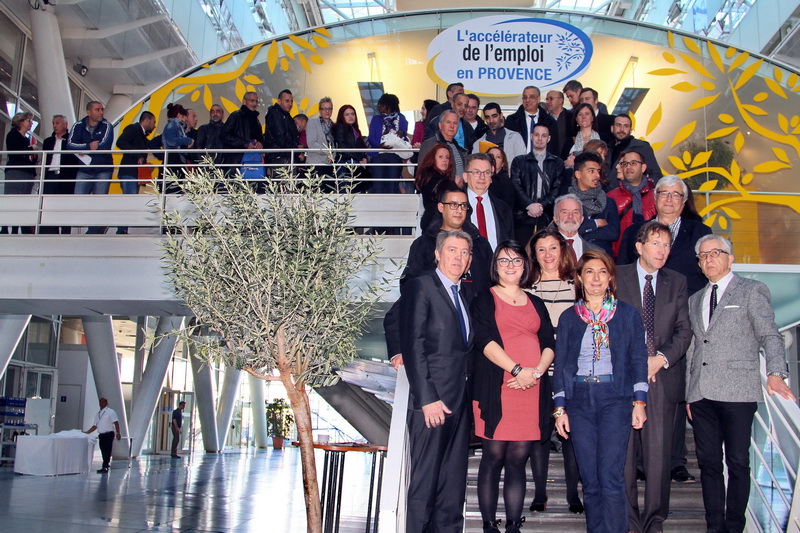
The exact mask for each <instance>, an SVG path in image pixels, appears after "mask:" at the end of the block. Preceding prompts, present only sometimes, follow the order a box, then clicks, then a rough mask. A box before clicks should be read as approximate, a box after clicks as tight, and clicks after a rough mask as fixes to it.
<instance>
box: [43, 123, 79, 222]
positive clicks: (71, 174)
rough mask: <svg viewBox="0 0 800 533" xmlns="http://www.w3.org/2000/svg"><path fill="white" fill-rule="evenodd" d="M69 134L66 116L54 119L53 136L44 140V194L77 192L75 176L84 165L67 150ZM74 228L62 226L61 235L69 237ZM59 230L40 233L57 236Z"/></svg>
mask: <svg viewBox="0 0 800 533" xmlns="http://www.w3.org/2000/svg"><path fill="white" fill-rule="evenodd" d="M68 134H69V124H68V123H67V117H65V116H64V115H55V116H54V117H53V134H52V135H50V136H49V137H48V138H46V139H45V140H44V142H43V143H42V150H44V151H45V152H48V151H50V150H52V151H53V153H51V154H47V156H46V158H45V167H46V168H47V171H46V172H45V175H44V190H43V191H42V192H43V193H44V194H73V193H74V192H75V175H76V174H77V173H78V166H80V165H82V163H81V162H80V161H78V158H77V157H75V155H74V154H73V153H72V152H69V151H67V150H65V148H66V144H67V136H68ZM71 231H72V228H71V227H69V226H62V227H61V233H62V234H66V235H69V233H70V232H71ZM58 232H59V228H57V227H51V226H45V227H42V228H40V229H39V233H49V234H55V233H58Z"/></svg>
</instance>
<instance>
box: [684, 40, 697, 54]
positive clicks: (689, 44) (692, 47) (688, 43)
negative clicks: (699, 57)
mask: <svg viewBox="0 0 800 533" xmlns="http://www.w3.org/2000/svg"><path fill="white" fill-rule="evenodd" d="M683 44H685V45H686V48H688V49H689V50H691V51H692V52H694V53H695V54H700V53H701V52H700V47H699V46H697V43H696V42H694V40H692V39H689V38H688V37H684V38H683Z"/></svg>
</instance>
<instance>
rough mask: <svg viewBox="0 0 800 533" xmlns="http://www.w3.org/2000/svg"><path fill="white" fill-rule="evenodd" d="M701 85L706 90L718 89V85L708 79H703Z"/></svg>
mask: <svg viewBox="0 0 800 533" xmlns="http://www.w3.org/2000/svg"><path fill="white" fill-rule="evenodd" d="M700 87H702V88H703V89H705V90H706V91H716V90H717V86H716V85H714V84H713V83H711V82H710V81H708V80H703V81H701V82H700Z"/></svg>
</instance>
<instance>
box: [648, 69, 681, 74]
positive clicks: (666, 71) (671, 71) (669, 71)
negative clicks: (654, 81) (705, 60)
mask: <svg viewBox="0 0 800 533" xmlns="http://www.w3.org/2000/svg"><path fill="white" fill-rule="evenodd" d="M648 74H652V75H653V76H672V75H673V74H686V71H685V70H679V69H676V68H659V69H656V70H651V71H650V72H648Z"/></svg>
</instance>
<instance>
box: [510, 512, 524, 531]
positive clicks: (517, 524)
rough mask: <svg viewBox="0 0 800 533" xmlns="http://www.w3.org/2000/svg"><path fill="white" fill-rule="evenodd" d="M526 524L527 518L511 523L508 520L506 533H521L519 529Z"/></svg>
mask: <svg viewBox="0 0 800 533" xmlns="http://www.w3.org/2000/svg"><path fill="white" fill-rule="evenodd" d="M524 523H525V517H524V516H523V517H522V518H521V519H520V521H519V522H511V521H510V520H506V533H520V531H519V528H521V527H522V524H524Z"/></svg>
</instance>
